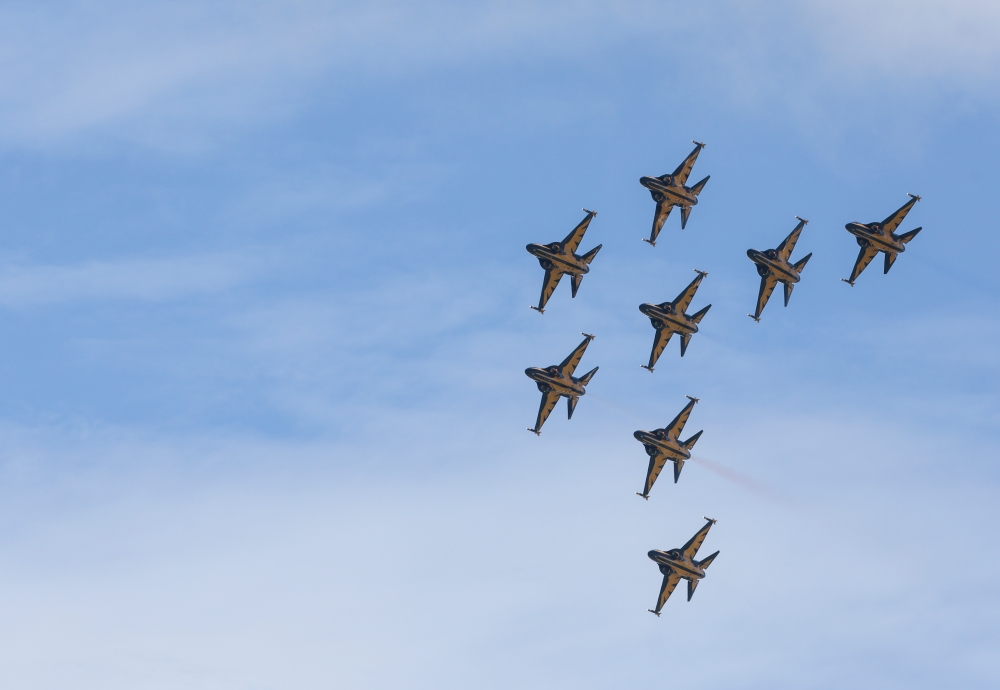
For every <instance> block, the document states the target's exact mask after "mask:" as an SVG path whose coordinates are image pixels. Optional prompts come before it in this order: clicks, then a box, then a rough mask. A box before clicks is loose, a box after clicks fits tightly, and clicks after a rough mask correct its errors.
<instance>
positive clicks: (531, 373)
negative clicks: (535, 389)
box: [524, 367, 539, 379]
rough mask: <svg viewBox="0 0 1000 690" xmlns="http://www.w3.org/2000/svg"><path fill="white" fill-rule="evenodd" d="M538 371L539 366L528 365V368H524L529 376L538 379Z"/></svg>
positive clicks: (525, 373)
mask: <svg viewBox="0 0 1000 690" xmlns="http://www.w3.org/2000/svg"><path fill="white" fill-rule="evenodd" d="M538 372H539V369H538V367H528V368H527V369H525V370H524V375H525V376H527V377H528V378H529V379H537V378H538Z"/></svg>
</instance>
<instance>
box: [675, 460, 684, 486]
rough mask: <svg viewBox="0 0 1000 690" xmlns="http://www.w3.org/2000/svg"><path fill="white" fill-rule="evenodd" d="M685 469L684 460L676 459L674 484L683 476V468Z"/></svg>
mask: <svg viewBox="0 0 1000 690" xmlns="http://www.w3.org/2000/svg"><path fill="white" fill-rule="evenodd" d="M683 469H684V461H683V460H681V459H680V458H677V459H676V460H674V484H676V483H677V480H678V479H680V478H681V470H683Z"/></svg>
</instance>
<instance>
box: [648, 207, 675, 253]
mask: <svg viewBox="0 0 1000 690" xmlns="http://www.w3.org/2000/svg"><path fill="white" fill-rule="evenodd" d="M673 207H674V205H673V204H672V203H670V202H669V201H657V202H656V213H655V214H654V215H653V229H652V231H651V232H650V233H649V243H650V244H654V245H655V244H656V237H657V235H659V234H660V230H662V229H663V224H664V223H666V222H667V216H669V215H670V211H671V209H673Z"/></svg>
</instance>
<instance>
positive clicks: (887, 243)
mask: <svg viewBox="0 0 1000 690" xmlns="http://www.w3.org/2000/svg"><path fill="white" fill-rule="evenodd" d="M849 232H850V233H851V234H852V235H854V236H855V237H860V238H861V239H863V240H866V241H867V242H868V243H869V244H870V245H872V248H873V249H877V250H879V251H880V252H886V251H889V252H895V253H897V254H898V253H899V252H902V251H903V249H904V247H903V245H897V244H896V240H890V239H886V238H885V237H883V236H882V235H876V234H874V233H867V232H864V233H862V232H854V231H849Z"/></svg>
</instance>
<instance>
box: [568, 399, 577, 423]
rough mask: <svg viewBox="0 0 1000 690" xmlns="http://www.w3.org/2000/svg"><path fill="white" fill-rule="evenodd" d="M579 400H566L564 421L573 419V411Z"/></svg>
mask: <svg viewBox="0 0 1000 690" xmlns="http://www.w3.org/2000/svg"><path fill="white" fill-rule="evenodd" d="M579 400H580V398H566V419H573V410H575V409H576V403H577V402H578V401H579Z"/></svg>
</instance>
